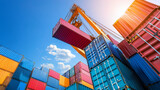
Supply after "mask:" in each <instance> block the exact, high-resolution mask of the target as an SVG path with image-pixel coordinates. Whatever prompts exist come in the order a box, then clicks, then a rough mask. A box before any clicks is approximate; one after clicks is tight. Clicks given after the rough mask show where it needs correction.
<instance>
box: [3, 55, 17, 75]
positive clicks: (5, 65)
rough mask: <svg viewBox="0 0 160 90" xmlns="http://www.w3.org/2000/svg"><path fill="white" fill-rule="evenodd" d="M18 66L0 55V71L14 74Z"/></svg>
mask: <svg viewBox="0 0 160 90" xmlns="http://www.w3.org/2000/svg"><path fill="white" fill-rule="evenodd" d="M18 64H19V63H18V62H16V61H13V60H11V59H9V58H6V57H4V56H2V55H0V69H3V70H6V71H8V72H11V73H14V72H15V71H16V69H17V67H18Z"/></svg>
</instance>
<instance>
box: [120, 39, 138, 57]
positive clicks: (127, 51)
mask: <svg viewBox="0 0 160 90" xmlns="http://www.w3.org/2000/svg"><path fill="white" fill-rule="evenodd" d="M118 47H119V48H120V49H121V51H122V52H123V54H124V55H125V56H126V57H127V58H130V57H131V56H133V55H134V54H136V53H137V51H136V49H135V48H134V47H133V46H131V45H129V44H128V42H126V40H123V41H122V42H120V43H119V44H118Z"/></svg>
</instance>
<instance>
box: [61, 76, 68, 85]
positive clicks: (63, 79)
mask: <svg viewBox="0 0 160 90" xmlns="http://www.w3.org/2000/svg"><path fill="white" fill-rule="evenodd" d="M59 85H61V86H63V87H68V86H69V79H68V78H66V77H64V76H62V75H60V78H59Z"/></svg>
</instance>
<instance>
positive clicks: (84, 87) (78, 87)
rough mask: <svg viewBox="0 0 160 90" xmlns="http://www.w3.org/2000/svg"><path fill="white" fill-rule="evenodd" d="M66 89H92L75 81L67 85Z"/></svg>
mask: <svg viewBox="0 0 160 90" xmlns="http://www.w3.org/2000/svg"><path fill="white" fill-rule="evenodd" d="M66 90H92V89H90V88H88V87H86V86H84V85H82V84H78V83H75V84H73V85H71V86H69V87H67V88H66Z"/></svg>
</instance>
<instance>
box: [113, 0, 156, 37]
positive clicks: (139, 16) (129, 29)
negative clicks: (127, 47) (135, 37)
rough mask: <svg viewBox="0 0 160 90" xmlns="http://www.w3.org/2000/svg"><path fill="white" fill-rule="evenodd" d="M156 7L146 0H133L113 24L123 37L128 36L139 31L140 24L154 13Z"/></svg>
mask: <svg viewBox="0 0 160 90" xmlns="http://www.w3.org/2000/svg"><path fill="white" fill-rule="evenodd" d="M158 8H159V6H157V5H154V4H152V3H149V2H147V1H146V0H135V1H134V2H133V3H132V4H131V5H130V7H129V8H128V9H127V10H126V12H125V14H124V15H123V16H121V17H120V18H119V19H118V20H117V21H116V22H115V23H114V25H113V26H114V27H115V28H116V29H117V30H118V32H119V33H120V34H121V35H122V36H123V37H124V38H129V37H128V36H131V35H132V34H134V33H136V32H138V31H139V30H138V28H139V27H140V25H141V24H143V23H144V22H145V21H146V20H147V21H148V19H150V17H152V16H154V15H155V13H156V12H157V10H158Z"/></svg>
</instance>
